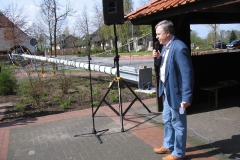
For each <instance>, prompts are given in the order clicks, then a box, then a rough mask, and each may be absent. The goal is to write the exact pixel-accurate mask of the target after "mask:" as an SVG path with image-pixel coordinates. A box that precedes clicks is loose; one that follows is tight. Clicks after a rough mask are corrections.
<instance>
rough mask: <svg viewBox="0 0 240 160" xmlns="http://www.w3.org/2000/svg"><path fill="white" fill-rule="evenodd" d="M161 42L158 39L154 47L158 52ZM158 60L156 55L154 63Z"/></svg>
mask: <svg viewBox="0 0 240 160" xmlns="http://www.w3.org/2000/svg"><path fill="white" fill-rule="evenodd" d="M159 45H160V44H159V42H158V41H156V42H155V43H154V49H155V50H156V52H157V51H158V50H159ZM156 60H157V57H154V63H155V62H156Z"/></svg>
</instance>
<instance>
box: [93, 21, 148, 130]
mask: <svg viewBox="0 0 240 160" xmlns="http://www.w3.org/2000/svg"><path fill="white" fill-rule="evenodd" d="M113 27H114V37H115V52H116V56H115V58H114V67H115V64H116V67H117V76H116V78H114V80H113V82H112V83H111V86H110V87H109V88H108V90H107V92H106V94H105V95H104V97H103V99H102V100H101V102H100V103H99V105H98V107H97V108H96V110H95V112H94V113H93V116H94V115H95V114H96V113H97V111H98V109H99V107H100V106H101V104H102V102H105V103H106V104H107V105H108V106H109V107H110V108H111V109H112V110H113V111H114V112H115V113H116V114H117V115H118V116H120V122H121V131H122V132H124V127H123V117H124V116H125V114H126V113H127V111H128V110H129V109H130V108H131V107H132V105H133V104H134V102H135V101H136V100H139V101H140V102H141V104H142V105H143V106H144V107H145V108H146V109H147V111H148V112H149V113H151V111H150V110H149V109H148V108H147V106H146V105H145V104H144V103H143V102H142V100H141V99H140V98H139V97H138V96H137V95H136V94H135V93H134V91H133V90H132V89H131V88H130V87H129V85H128V84H127V83H126V82H125V81H124V79H123V78H121V77H120V73H119V55H118V47H117V36H116V34H117V33H116V24H115V23H114V26H113ZM115 82H117V83H118V100H119V112H118V111H116V110H115V109H114V108H113V107H112V106H111V105H110V104H109V103H108V102H107V101H106V100H105V98H106V96H107V94H108V93H109V91H110V89H111V88H112V86H113V85H114V84H115ZM120 82H123V83H124V84H125V85H126V86H127V88H128V89H129V90H130V91H131V93H132V94H133V95H134V96H135V99H134V100H133V101H132V102H131V103H130V105H129V106H128V107H127V109H126V110H125V111H124V112H123V109H122V97H121V87H120Z"/></svg>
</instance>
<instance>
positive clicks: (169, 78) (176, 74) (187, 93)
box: [153, 20, 194, 160]
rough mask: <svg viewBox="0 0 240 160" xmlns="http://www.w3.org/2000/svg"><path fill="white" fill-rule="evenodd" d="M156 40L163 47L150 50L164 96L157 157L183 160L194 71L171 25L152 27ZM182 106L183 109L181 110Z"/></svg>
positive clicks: (183, 45) (156, 150) (186, 50)
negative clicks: (160, 141) (161, 139)
mask: <svg viewBox="0 0 240 160" xmlns="http://www.w3.org/2000/svg"><path fill="white" fill-rule="evenodd" d="M155 30H156V38H157V40H158V41H159V43H160V44H162V45H163V49H162V51H161V53H160V52H159V51H157V50H153V57H154V58H155V59H156V61H155V63H156V65H157V66H159V67H160V79H159V96H161V95H164V102H163V113H162V118H163V122H164V140H163V146H162V147H160V148H154V151H155V152H156V153H160V154H165V153H171V154H169V155H167V156H165V157H163V160H179V159H181V158H183V157H185V152H186V137H187V116H186V112H185V109H186V108H187V107H188V106H190V103H191V101H192V95H193V81H194V80H193V79H194V78H193V67H192V62H191V56H190V52H189V49H188V48H187V46H186V45H185V44H184V43H183V42H182V41H180V40H179V39H177V38H176V37H175V36H174V26H173V23H172V22H171V21H167V20H164V21H161V22H159V23H158V24H157V25H156V26H155ZM181 106H182V107H181Z"/></svg>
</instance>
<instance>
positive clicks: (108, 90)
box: [93, 81, 119, 116]
mask: <svg viewBox="0 0 240 160" xmlns="http://www.w3.org/2000/svg"><path fill="white" fill-rule="evenodd" d="M114 83H115V81H113V82H112V84H111V86H110V87H109V88H108V90H107V92H106V93H105V95H104V97H103V99H102V100H101V102H100V103H99V105H98V106H97V108H96V110H95V112H94V113H93V116H94V115H95V114H96V113H97V111H98V109H99V107H100V106H101V104H102V102H103V101H104V102H105V103H106V101H105V98H106V96H107V95H108V92H109V91H110V89H111V88H112V86H113V85H114ZM106 104H107V105H108V106H109V107H110V104H109V103H106ZM110 108H111V109H112V110H113V111H114V112H115V113H116V114H117V115H119V114H118V112H117V111H116V110H115V109H114V108H113V107H110Z"/></svg>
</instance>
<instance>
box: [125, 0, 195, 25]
mask: <svg viewBox="0 0 240 160" xmlns="http://www.w3.org/2000/svg"><path fill="white" fill-rule="evenodd" d="M196 1H197V0H153V1H151V2H150V3H149V4H147V5H144V6H142V7H139V8H137V9H136V10H135V11H133V12H131V13H129V14H127V15H126V16H125V18H126V19H128V20H132V19H136V18H139V17H144V16H146V15H151V14H153V13H157V12H159V11H162V10H165V9H170V8H176V7H179V6H181V5H185V4H187V3H192V2H196Z"/></svg>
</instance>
